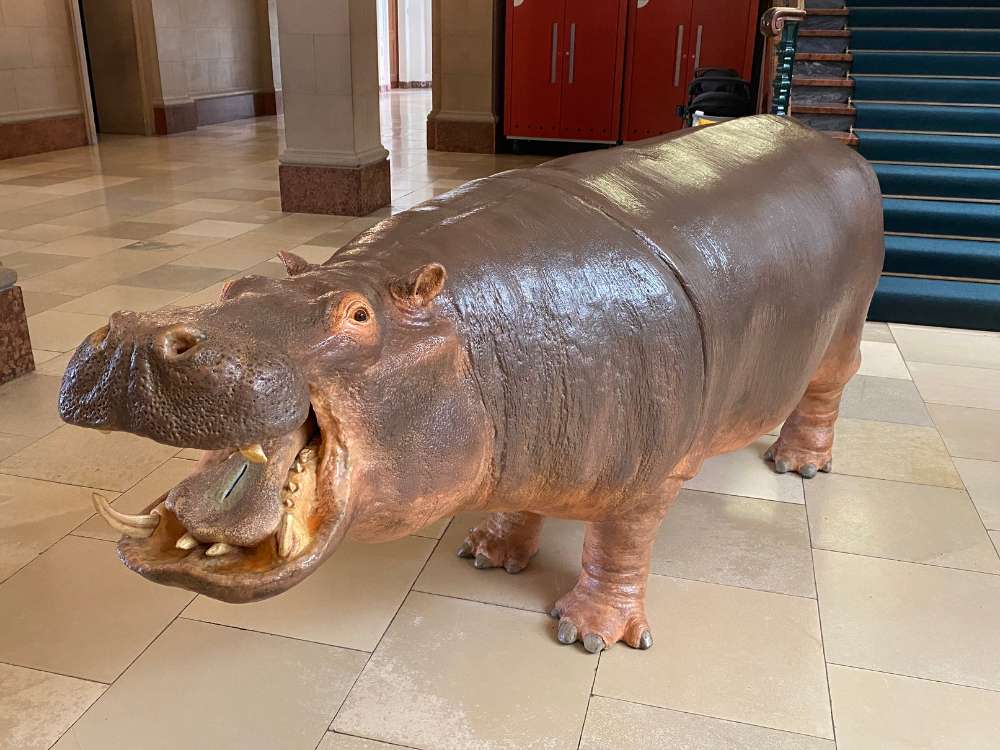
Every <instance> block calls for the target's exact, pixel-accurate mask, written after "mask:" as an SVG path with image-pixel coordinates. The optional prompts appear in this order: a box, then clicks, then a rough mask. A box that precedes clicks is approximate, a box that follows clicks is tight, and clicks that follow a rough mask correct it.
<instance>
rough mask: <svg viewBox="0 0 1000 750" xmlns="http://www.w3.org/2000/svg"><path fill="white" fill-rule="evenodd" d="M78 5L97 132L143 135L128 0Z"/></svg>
mask: <svg viewBox="0 0 1000 750" xmlns="http://www.w3.org/2000/svg"><path fill="white" fill-rule="evenodd" d="M82 5H83V18H84V24H85V26H86V28H87V48H88V52H89V59H90V75H91V79H92V81H93V85H94V101H95V104H96V110H97V112H96V114H97V130H98V131H99V132H101V133H133V134H136V135H143V134H145V133H146V132H147V131H146V124H147V120H148V117H147V114H146V106H145V105H144V96H143V84H142V80H141V75H142V74H141V71H140V67H139V43H138V41H137V36H136V30H137V27H138V26H137V19H135V18H134V17H133V4H132V0H83V4H82Z"/></svg>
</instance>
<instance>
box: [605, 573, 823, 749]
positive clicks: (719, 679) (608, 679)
mask: <svg viewBox="0 0 1000 750" xmlns="http://www.w3.org/2000/svg"><path fill="white" fill-rule="evenodd" d="M646 609H647V614H648V615H649V618H650V624H651V626H652V629H653V648H652V649H650V650H649V651H636V650H633V649H630V648H627V647H617V648H613V649H611V650H610V651H608V652H607V653H605V654H602V655H601V663H600V667H599V668H598V670H597V682H596V683H595V685H594V693H595V694H596V695H603V696H605V697H608V698H618V699H621V700H628V701H632V702H634V703H644V704H646V705H650V706H659V707H661V708H672V709H675V710H678V711H685V712H689V713H696V714H702V715H704V716H712V717H715V718H717V719H728V720H731V721H739V722H743V723H748V724H756V725H758V726H763V727H768V728H770V729H779V730H783V731H787V732H797V733H799V734H808V735H813V736H816V737H823V738H832V737H833V728H832V726H831V723H830V704H829V698H828V696H827V689H826V668H825V665H824V663H823V648H822V645H821V642H820V630H819V619H818V617H817V612H816V602H815V601H812V600H811V599H803V598H801V597H797V596H783V595H780V594H771V593H765V592H762V591H751V590H748V589H738V588H732V587H730V586H718V585H715V584H709V583H700V582H696V581H681V580H677V579H674V578H664V577H661V576H652V577H651V578H650V583H649V592H648V597H647V603H646ZM825 625H826V621H825V619H824V627H825Z"/></svg>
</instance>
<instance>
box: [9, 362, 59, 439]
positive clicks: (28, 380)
mask: <svg viewBox="0 0 1000 750" xmlns="http://www.w3.org/2000/svg"><path fill="white" fill-rule="evenodd" d="M59 385H60V379H59V378H54V377H46V376H45V375H40V374H38V373H33V374H30V375H23V376H22V377H20V378H17V379H16V380H11V381H10V382H8V383H4V384H3V385H0V432H3V433H5V434H7V435H24V436H28V437H33V438H40V437H42V436H44V435H47V434H48V433H50V432H52V430H54V429H56V428H57V427H59V426H60V425H62V423H63V422H62V420H61V419H60V418H59V411H58V406H57V404H58V400H59Z"/></svg>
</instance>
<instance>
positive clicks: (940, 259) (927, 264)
mask: <svg viewBox="0 0 1000 750" xmlns="http://www.w3.org/2000/svg"><path fill="white" fill-rule="evenodd" d="M885 271H886V272H888V273H902V274H910V275H922V276H950V277H956V278H966V279H989V280H991V281H1000V242H977V241H975V240H942V239H938V238H936V237H904V236H900V235H888V236H886V238H885Z"/></svg>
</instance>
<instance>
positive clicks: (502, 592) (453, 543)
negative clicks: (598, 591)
mask: <svg viewBox="0 0 1000 750" xmlns="http://www.w3.org/2000/svg"><path fill="white" fill-rule="evenodd" d="M485 517H486V514H482V513H463V514H461V515H458V516H456V517H455V520H454V521H453V522H452V524H451V525H450V526H449V527H448V530H447V532H445V535H444V536H443V537H442V538H441V543H440V544H438V546H437V547H436V548H435V550H434V554H433V555H431V559H430V560H429V561H428V563H427V567H425V568H424V571H423V573H421V574H420V578H418V579H417V582H416V583H415V584H414V589H416V590H417V591H426V592H429V593H433V594H442V595H445V596H454V597H458V598H461V599H471V600H474V601H480V602H488V603H491V604H499V605H502V606H505V607H516V608H517V609H530V610H534V611H535V612H548V611H549V610H551V609H552V605H553V604H555V602H556V599H558V598H559V597H560V596H562V595H563V594H565V593H566V592H567V591H569V590H570V589H571V588H573V585H574V584H575V583H576V579H577V577H578V576H579V575H580V555H581V551H582V549H583V533H584V524H582V523H578V522H576V521H565V520H562V519H558V518H549V519H546V521H545V525H544V527H543V528H542V538H541V543H540V546H539V550H538V554H537V555H535V557H534V558H532V560H531V564H530V565H528V567H527V568H525V569H524V570H523V571H521V572H520V573H518V574H517V575H511V574H509V573H507V572H506V571H505V570H503V569H501V568H493V569H490V570H478V569H476V568H475V567H474V566H473V565H472V562H471V561H470V560H466V559H462V558H460V557H458V556H457V555H456V552H457V551H458V548H459V547H460V546H461V545H462V542H463V541H464V539H465V536H466V534H467V533H468V530H469V529H470V528H472V527H473V526H476V525H477V524H479V523H481V522H482V521H483V520H484V519H485Z"/></svg>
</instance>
